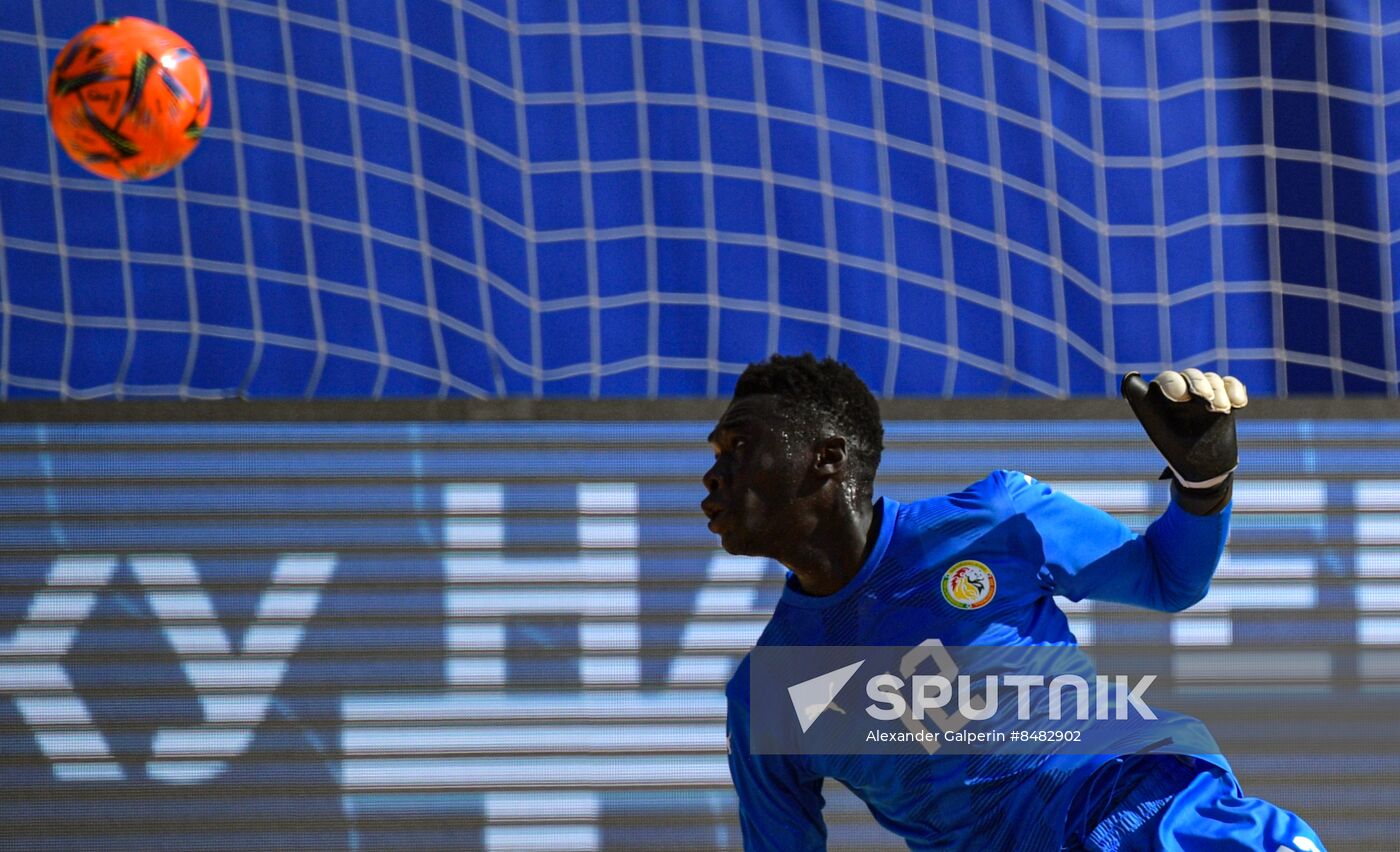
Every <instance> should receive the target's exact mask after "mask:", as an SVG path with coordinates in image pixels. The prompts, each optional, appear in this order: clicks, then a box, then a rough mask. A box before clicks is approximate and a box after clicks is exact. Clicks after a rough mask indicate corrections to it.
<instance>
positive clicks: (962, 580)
mask: <svg viewBox="0 0 1400 852" xmlns="http://www.w3.org/2000/svg"><path fill="white" fill-rule="evenodd" d="M996 593H997V577H996V575H995V574H993V573H992V569H990V568H988V567H987V566H986V565H983V564H982V563H981V562H978V561H976V560H975V559H965V560H963V561H962V562H959V563H958V564H956V565H954V566H953V567H952V568H949V569H948V570H947V571H945V572H943V600H945V601H947V602H948V603H950V604H952V605H953V606H955V607H957V608H958V609H980V608H981V607H984V606H986V605H987V604H989V603H991V601H992V597H993V596H994V595H996Z"/></svg>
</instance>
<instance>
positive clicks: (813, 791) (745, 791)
mask: <svg viewBox="0 0 1400 852" xmlns="http://www.w3.org/2000/svg"><path fill="white" fill-rule="evenodd" d="M744 662H745V663H747V662H748V660H747V658H746V659H745V661H744ZM744 668H746V666H745V667H744ZM739 676H742V677H744V678H747V677H748V674H747V672H746V671H744V670H743V669H742V668H741V671H740V672H739ZM743 691H744V692H745V693H747V690H743ZM725 739H726V741H727V745H728V751H729V774H730V776H731V777H732V778H733V779H734V789H735V791H736V792H737V793H738V794H739V827H740V829H741V830H742V832H743V836H744V849H746V850H748V852H768V850H772V852H786V850H793V852H821V850H825V849H826V822H825V820H823V819H822V806H823V805H824V804H825V800H824V799H823V798H822V793H821V788H822V778H821V776H819V775H813V774H811V773H809V772H806V771H804V770H803V769H802V767H800V766H799V765H798V764H797V762H796V761H794V760H793V759H792V758H790V757H787V756H785V755H778V754H753V753H751V752H750V751H749V714H748V705H747V702H745V701H742V700H736V699H735V696H733V695H730V696H729V712H728V721H727V724H726V732H725Z"/></svg>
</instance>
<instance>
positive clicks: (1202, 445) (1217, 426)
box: [1122, 372, 1239, 488]
mask: <svg viewBox="0 0 1400 852" xmlns="http://www.w3.org/2000/svg"><path fill="white" fill-rule="evenodd" d="M1232 381H1233V380H1232ZM1187 387H1188V388H1190V387H1191V382H1189V381H1188V382H1187ZM1122 392H1123V396H1124V398H1125V399H1127V400H1128V405H1129V406H1131V407H1132V409H1133V414H1135V415H1137V419H1138V420H1139V421H1140V422H1141V423H1142V426H1143V429H1145V430H1146V431H1147V437H1149V438H1151V439H1152V443H1153V444H1155V445H1156V446H1157V449H1158V450H1159V451H1160V452H1161V453H1162V456H1163V457H1164V458H1165V459H1166V460H1167V464H1168V465H1169V466H1170V467H1171V470H1172V472H1173V473H1174V474H1176V479H1177V480H1178V481H1179V482H1180V483H1181V485H1182V486H1184V487H1186V488H1210V487H1213V486H1215V485H1218V484H1220V483H1221V482H1223V481H1224V479H1225V477H1226V476H1227V475H1228V474H1229V473H1230V472H1231V471H1233V470H1234V469H1235V467H1236V466H1237V465H1238V464H1239V449H1238V447H1237V446H1236V443H1235V418H1234V417H1233V416H1232V414H1231V412H1230V407H1229V403H1226V404H1225V406H1224V409H1225V410H1223V411H1222V410H1220V408H1218V407H1214V406H1212V405H1211V401H1210V400H1209V399H1207V398H1205V397H1203V396H1200V395H1199V394H1197V393H1194V392H1192V393H1189V394H1186V398H1185V399H1182V400H1174V399H1171V398H1169V397H1168V396H1167V395H1166V394H1165V393H1164V392H1163V390H1162V386H1161V383H1160V381H1154V382H1150V383H1149V382H1145V381H1143V380H1142V376H1141V375H1139V374H1138V373H1136V372H1133V373H1129V374H1128V375H1126V376H1124V377H1123V385H1122Z"/></svg>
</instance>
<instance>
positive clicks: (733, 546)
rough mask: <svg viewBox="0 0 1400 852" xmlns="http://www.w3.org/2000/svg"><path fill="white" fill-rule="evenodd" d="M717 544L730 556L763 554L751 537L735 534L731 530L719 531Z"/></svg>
mask: <svg viewBox="0 0 1400 852" xmlns="http://www.w3.org/2000/svg"><path fill="white" fill-rule="evenodd" d="M719 546H720V547H722V548H724V552H725V553H728V554H729V555H730V556H764V555H765V554H763V553H761V552H759V548H758V547H756V546H755V545H754V542H753V539H752V537H741V536H737V535H735V534H734V533H732V532H726V533H721V534H720V537H719Z"/></svg>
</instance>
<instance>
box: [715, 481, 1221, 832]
mask: <svg viewBox="0 0 1400 852" xmlns="http://www.w3.org/2000/svg"><path fill="white" fill-rule="evenodd" d="M879 520H880V528H879V530H878V538H877V539H876V541H875V544H874V546H873V547H872V548H871V550H870V555H869V557H868V558H867V559H866V561H865V564H864V565H862V566H861V569H860V571H859V572H858V573H857V574H856V576H855V577H854V578H852V579H851V581H850V582H849V583H847V584H846V586H844V587H843V588H842V589H841V590H840V591H838V592H836V593H835V594H832V595H828V596H824V597H813V596H811V595H806V594H803V593H802V591H801V590H800V589H799V587H798V585H797V582H796V579H795V578H794V577H793V576H791V575H789V576H788V578H787V583H786V586H785V587H784V589H783V592H782V598H781V600H780V601H779V603H778V605H777V608H776V609H775V610H774V612H773V616H772V618H771V619H770V621H769V623H768V625H767V627H766V628H765V629H764V631H763V633H762V635H761V636H760V637H759V640H758V644H759V645H788V646H794V645H795V646H805V645H908V646H914V645H917V644H919V643H921V642H923V641H924V640H926V639H930V638H936V639H938V640H940V641H941V642H942V643H943V644H944V645H948V646H971V645H1000V646H1005V645H1017V646H1025V645H1073V644H1075V638H1074V634H1073V633H1071V632H1070V629H1069V622H1068V621H1067V620H1066V618H1065V615H1064V613H1063V612H1061V610H1060V609H1059V607H1058V606H1056V604H1055V601H1054V596H1055V595H1061V596H1064V597H1067V598H1069V599H1070V600H1074V601H1079V600H1083V599H1086V598H1089V599H1094V600H1103V601H1115V602H1118V603H1124V604H1133V605H1136V606H1142V607H1147V608H1149V609H1155V610H1162V611H1167V612H1174V611H1178V610H1181V609H1184V608H1186V607H1188V606H1190V605H1191V604H1193V603H1195V602H1197V601H1199V600H1200V599H1201V598H1202V597H1203V596H1204V595H1205V593H1206V589H1207V586H1208V585H1209V582H1210V578H1211V575H1212V574H1213V573H1214V571H1215V567H1216V564H1217V563H1218V562H1219V561H1220V556H1221V553H1222V552H1223V551H1224V548H1225V539H1226V536H1227V533H1228V530H1229V522H1230V510H1229V507H1226V509H1225V510H1224V511H1222V512H1219V513H1218V514H1214V515H1210V516H1204V517H1202V516H1198V515H1193V514H1190V513H1189V512H1186V511H1185V510H1183V509H1181V508H1180V507H1179V506H1177V505H1176V504H1175V503H1171V504H1170V505H1169V506H1168V507H1167V510H1166V511H1165V512H1164V513H1163V514H1162V516H1161V517H1159V518H1157V519H1156V520H1155V521H1154V522H1153V523H1152V524H1151V526H1149V527H1148V529H1147V531H1146V532H1145V533H1144V534H1142V535H1137V534H1135V533H1133V532H1132V531H1131V530H1129V529H1128V528H1127V527H1126V526H1124V525H1123V524H1122V523H1120V522H1119V521H1117V520H1115V519H1114V518H1112V517H1110V516H1109V515H1108V514H1106V513H1104V512H1102V511H1100V510H1099V509H1096V508H1093V507H1091V506H1086V505H1084V504H1083V503H1080V502H1078V501H1076V500H1074V499H1072V498H1070V497H1069V496H1067V495H1064V494H1061V493H1058V492H1056V491H1054V490H1052V489H1051V488H1050V487H1049V486H1046V485H1044V484H1043V483H1040V482H1038V481H1036V480H1035V479H1032V478H1031V477H1029V476H1026V475H1025V474H1021V473H1016V472H1010V471H996V472H995V473H993V474H992V475H991V476H988V477H987V478H986V479H984V480H982V481H980V482H977V483H975V484H973V485H971V486H969V487H968V488H967V489H965V490H963V491H961V492H959V493H956V494H949V495H946V496H942V497H935V498H932V499H928V500H922V501H920V502H917V503H909V504H900V503H897V502H895V501H894V500H891V499H889V498H888V497H886V498H881V500H880V519H879ZM963 563H977V564H978V565H977V567H979V568H980V567H982V566H985V568H986V574H988V575H990V576H980V575H976V574H974V575H970V576H967V577H963V578H962V579H965V580H967V581H968V582H967V583H966V584H964V585H961V586H960V585H958V583H957V582H954V583H952V584H951V585H950V586H949V585H948V584H945V583H944V579H945V575H946V574H950V573H953V574H956V573H957V572H958V570H959V569H958V566H959V565H960V564H963ZM953 579H954V580H956V579H958V578H956V577H955V578H953ZM945 586H948V588H947V589H945ZM948 591H951V592H952V596H951V597H950V596H949V595H948V594H947V592H948ZM959 595H961V597H959ZM725 694H726V696H727V698H728V738H729V766H730V773H731V775H732V776H733V779H734V786H735V788H736V789H737V791H738V794H739V812H740V822H741V825H742V829H743V835H744V843H745V847H746V848H747V849H751V850H766V849H773V850H789V851H790V850H812V849H825V848H826V826H825V823H824V822H823V820H822V815H821V809H822V804H823V799H822V795H821V789H822V782H823V780H824V779H826V778H832V779H835V780H837V781H839V782H841V783H842V784H844V785H845V786H847V787H848V788H850V789H851V791H852V792H854V793H855V794H856V795H857V796H859V797H860V798H861V799H862V800H863V801H864V802H865V803H866V804H867V805H868V806H869V807H870V810H871V813H872V814H874V816H875V819H876V820H878V821H879V822H880V824H882V825H884V826H885V827H886V828H888V829H889V830H890V831H892V832H894V833H895V834H897V835H899V836H900V837H903V838H904V839H905V840H906V841H907V842H908V844H909V847H910V848H911V849H920V850H923V849H929V850H932V849H940V850H947V849H979V850H980V849H1015V850H1037V849H1046V850H1058V849H1059V848H1060V846H1061V844H1062V842H1063V840H1064V836H1065V823H1066V819H1067V818H1068V817H1069V816H1070V814H1069V811H1070V807H1071V803H1072V801H1073V799H1074V794H1075V792H1076V790H1077V789H1078V788H1079V786H1080V785H1081V784H1082V783H1083V781H1084V780H1085V779H1086V778H1087V777H1088V776H1089V775H1090V774H1092V773H1093V771H1094V770H1095V769H1097V768H1098V767H1099V766H1101V765H1102V764H1103V763H1105V762H1107V761H1109V760H1112V759H1113V758H1114V755H1092V754H1090V755H1075V754H1019V755H1017V754H987V755H977V754H970V755H953V754H940V755H934V756H926V755H907V756H905V755H771V754H753V753H751V751H750V748H749V742H750V737H749V733H750V732H749V658H748V657H745V658H744V660H743V662H742V663H741V664H740V665H739V668H738V671H737V672H736V673H735V674H734V676H733V678H731V679H730V681H729V684H728V686H727V687H726V689H725ZM1179 718H1180V720H1181V721H1182V722H1184V723H1186V724H1191V725H1199V724H1200V723H1199V722H1196V721H1195V720H1193V719H1189V718H1187V717H1179ZM1202 757H1203V758H1204V759H1206V760H1209V761H1211V762H1213V763H1216V764H1217V765H1219V766H1221V767H1222V768H1224V769H1225V770H1226V771H1227V772H1228V770H1229V766H1228V764H1227V763H1226V762H1225V761H1224V758H1222V757H1220V756H1218V755H1203V756H1202Z"/></svg>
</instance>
